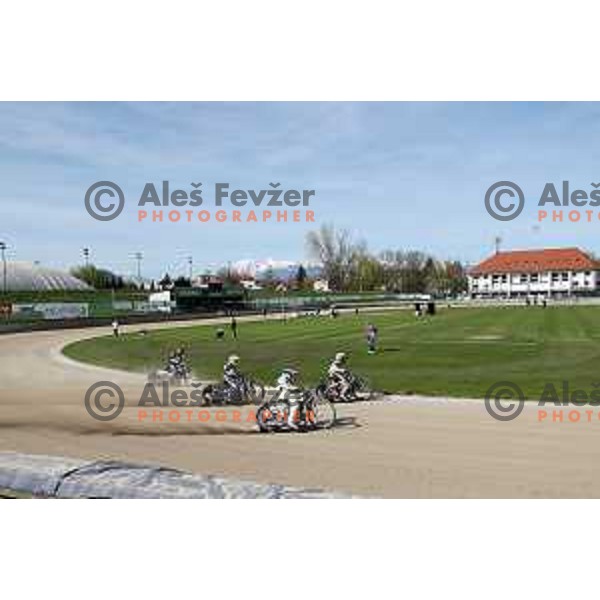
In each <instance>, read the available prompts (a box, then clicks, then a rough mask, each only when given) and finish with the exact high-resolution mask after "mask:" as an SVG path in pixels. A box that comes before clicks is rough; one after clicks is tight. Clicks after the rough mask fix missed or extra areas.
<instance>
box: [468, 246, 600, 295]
mask: <svg viewBox="0 0 600 600" xmlns="http://www.w3.org/2000/svg"><path fill="white" fill-rule="evenodd" d="M468 279H469V292H470V294H471V296H508V297H511V296H533V295H544V296H555V295H569V296H570V295H572V294H589V293H592V292H596V291H598V290H599V288H600V261H597V260H596V259H595V258H593V257H592V256H590V255H589V254H587V253H586V252H584V251H583V250H580V249H579V248H551V249H544V250H513V251H509V252H497V253H496V254H494V255H493V256H490V257H489V258H486V259H485V260H484V261H483V262H481V263H479V264H478V265H476V266H475V267H473V268H471V269H470V270H469V274H468Z"/></svg>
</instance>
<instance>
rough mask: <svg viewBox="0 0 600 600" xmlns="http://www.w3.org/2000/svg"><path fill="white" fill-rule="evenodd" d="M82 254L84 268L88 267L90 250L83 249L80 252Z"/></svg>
mask: <svg viewBox="0 0 600 600" xmlns="http://www.w3.org/2000/svg"><path fill="white" fill-rule="evenodd" d="M81 252H82V254H83V260H84V261H85V266H86V267H89V265H90V249H89V248H83V249H82V250H81Z"/></svg>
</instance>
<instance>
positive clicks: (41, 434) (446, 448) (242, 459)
mask: <svg viewBox="0 0 600 600" xmlns="http://www.w3.org/2000/svg"><path fill="white" fill-rule="evenodd" d="M213 323H214V322H213ZM186 324H187V325H190V323H189V322H188V323H186ZM195 324H198V323H195ZM172 325H176V324H175V323H173V324H172ZM179 325H181V324H179ZM159 326H160V327H164V326H165V325H164V324H160V325H159ZM151 327H153V326H148V325H145V326H144V328H145V329H148V328H151ZM135 329H139V327H138V328H135V327H131V328H129V330H135ZM107 333H109V330H108V329H107V328H98V329H87V330H66V331H52V332H42V333H28V334H14V335H2V336H0V451H2V450H12V451H18V452H26V453H36V454H52V455H65V456H72V457H83V458H90V459H95V458H117V459H120V460H127V461H131V462H142V463H155V464H160V465H163V466H170V467H176V468H180V469H184V470H188V471H192V472H195V473H205V474H209V473H212V474H219V475H224V476H230V477H239V478H243V479H249V480H254V481H257V482H265V483H272V482H275V483H280V484H289V485H297V486H309V487H311V486H314V487H318V488H325V489H332V490H338V491H343V492H352V493H355V494H358V495H365V496H377V497H395V498H401V497H402V498H403V497H408V498H429V497H442V498H447V497H450V498H460V497H477V498H482V497H502V498H506V497H509V498H510V497H600V476H599V475H598V470H597V466H596V465H597V464H598V460H599V459H600V441H599V435H600V421H598V420H597V417H596V420H595V421H593V422H591V423H587V422H579V423H569V422H565V423H551V422H544V423H540V422H538V420H537V407H533V406H526V408H525V410H524V411H523V413H522V414H521V416H520V417H519V418H518V419H516V420H514V421H511V422H499V421H495V420H493V419H492V418H491V417H490V416H489V415H488V414H487V412H486V411H485V407H484V404H483V402H478V401H468V400H465V401H460V400H459V401H456V400H447V399H443V398H438V399H431V398H410V397H406V398H398V399H396V400H395V401H391V402H390V401H384V402H374V403H371V404H360V405H358V404H355V405H346V406H338V417H339V420H340V422H339V424H338V426H336V427H335V428H334V429H332V430H330V431H323V432H316V433H306V434H276V435H261V434H259V433H257V432H256V428H255V426H254V424H253V423H251V422H246V421H247V411H246V412H243V414H242V415H241V418H240V416H239V415H237V416H234V415H232V414H231V411H230V412H229V413H228V414H227V415H226V417H225V418H226V420H225V422H222V421H217V420H216V415H215V414H214V411H213V413H212V414H211V420H210V421H209V422H199V421H198V420H196V419H195V414H194V416H193V417H191V418H192V419H193V420H192V421H191V422H186V421H185V420H184V421H180V422H178V423H171V422H168V420H167V419H166V418H165V419H164V420H163V422H162V423H160V422H152V421H151V420H150V419H147V420H144V421H140V420H139V414H138V410H139V407H138V405H137V403H138V399H139V397H140V395H141V392H142V389H143V385H144V383H145V377H143V376H141V375H136V374H129V373H124V372H120V371H110V370H106V369H98V368H95V367H89V366H85V365H80V364H78V363H74V362H72V361H68V360H67V359H65V358H64V357H63V356H62V355H61V353H60V348H61V347H62V346H63V345H65V344H66V343H68V342H71V341H74V340H77V339H82V338H85V337H90V336H96V335H105V334H107ZM100 380H110V381H113V382H115V383H117V384H118V385H119V386H120V387H121V388H122V389H123V391H124V393H125V398H126V405H125V409H124V410H123V412H122V414H121V415H120V416H119V417H118V418H117V419H115V420H114V421H111V422H105V423H103V422H100V421H96V420H94V419H92V418H91V417H90V415H89V414H88V412H87V411H86V409H85V407H84V396H85V393H86V390H87V389H88V388H89V386H90V385H92V384H93V383H95V382H97V381H100ZM182 410H183V409H182ZM195 413H197V410H196V411H195Z"/></svg>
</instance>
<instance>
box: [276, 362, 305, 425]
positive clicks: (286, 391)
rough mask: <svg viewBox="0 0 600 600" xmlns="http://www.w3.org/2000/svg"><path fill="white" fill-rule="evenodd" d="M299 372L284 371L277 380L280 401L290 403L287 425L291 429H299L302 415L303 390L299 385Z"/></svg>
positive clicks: (292, 370)
mask: <svg viewBox="0 0 600 600" xmlns="http://www.w3.org/2000/svg"><path fill="white" fill-rule="evenodd" d="M297 377H298V371H296V369H284V370H283V371H282V372H281V375H280V376H279V377H278V378H277V392H278V397H279V399H280V400H282V401H285V402H287V403H288V405H289V406H288V415H287V424H288V427H290V429H298V421H299V418H300V413H299V410H298V401H299V398H300V392H301V389H300V387H299V386H298V383H297Z"/></svg>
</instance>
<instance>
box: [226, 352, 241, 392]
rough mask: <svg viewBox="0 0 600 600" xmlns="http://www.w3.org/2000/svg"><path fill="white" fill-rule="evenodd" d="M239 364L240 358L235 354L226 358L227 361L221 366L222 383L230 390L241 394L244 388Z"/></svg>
mask: <svg viewBox="0 0 600 600" xmlns="http://www.w3.org/2000/svg"><path fill="white" fill-rule="evenodd" d="M239 363H240V357H239V356H238V355H237V354H232V355H231V356H229V357H227V361H226V362H225V365H224V366H223V383H224V384H225V387H227V388H229V389H230V390H232V391H235V392H238V393H241V392H242V390H243V386H244V376H243V375H242V372H241V371H240V369H239V367H238V365H239Z"/></svg>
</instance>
